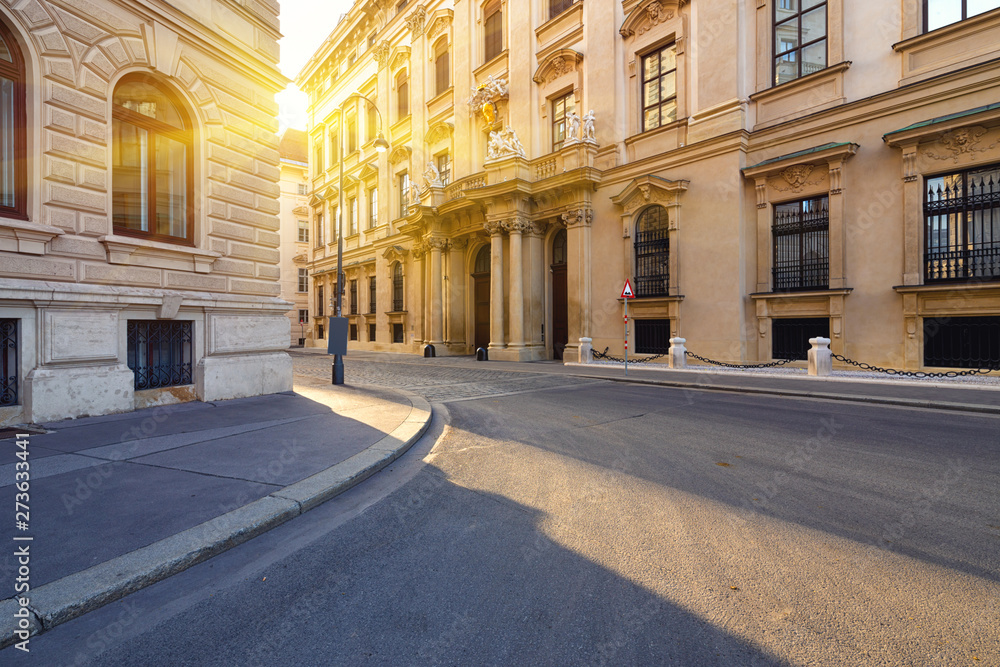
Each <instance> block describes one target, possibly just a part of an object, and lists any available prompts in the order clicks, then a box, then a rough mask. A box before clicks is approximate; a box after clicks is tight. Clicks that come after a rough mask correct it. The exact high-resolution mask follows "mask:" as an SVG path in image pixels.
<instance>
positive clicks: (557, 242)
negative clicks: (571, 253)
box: [552, 229, 566, 265]
mask: <svg viewBox="0 0 1000 667" xmlns="http://www.w3.org/2000/svg"><path fill="white" fill-rule="evenodd" d="M565 263H566V230H565V229H560V230H559V231H558V232H556V237H555V238H554V239H552V264H554V265H560V264H565Z"/></svg>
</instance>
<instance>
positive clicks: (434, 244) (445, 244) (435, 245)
mask: <svg viewBox="0 0 1000 667" xmlns="http://www.w3.org/2000/svg"><path fill="white" fill-rule="evenodd" d="M424 243H425V244H426V245H427V248H428V250H431V249H436V250H442V251H444V250H447V249H448V248H450V247H451V241H450V240H448V239H443V238H438V237H434V236H426V237H424Z"/></svg>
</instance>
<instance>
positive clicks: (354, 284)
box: [348, 280, 358, 315]
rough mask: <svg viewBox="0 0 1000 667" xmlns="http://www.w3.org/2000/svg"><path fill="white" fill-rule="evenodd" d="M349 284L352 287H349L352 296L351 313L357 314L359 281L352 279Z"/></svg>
mask: <svg viewBox="0 0 1000 667" xmlns="http://www.w3.org/2000/svg"><path fill="white" fill-rule="evenodd" d="M348 284H349V285H350V287H349V288H348V292H349V294H350V298H351V315H357V314H358V281H357V280H352V281H351V282H350V283H348Z"/></svg>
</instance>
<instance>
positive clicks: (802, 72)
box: [774, 0, 826, 85]
mask: <svg viewBox="0 0 1000 667" xmlns="http://www.w3.org/2000/svg"><path fill="white" fill-rule="evenodd" d="M824 67H826V0H777V1H776V2H775V3H774V83H775V85H777V84H779V83H785V82H786V81H791V80H793V79H797V78H799V77H800V76H806V75H807V74H812V73H813V72H818V71H820V70H821V69H823V68H824Z"/></svg>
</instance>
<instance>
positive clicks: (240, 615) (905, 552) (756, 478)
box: [0, 382, 1000, 665]
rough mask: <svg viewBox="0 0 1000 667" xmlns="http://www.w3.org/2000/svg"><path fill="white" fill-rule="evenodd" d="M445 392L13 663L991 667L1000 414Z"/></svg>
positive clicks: (615, 391) (544, 390)
mask: <svg viewBox="0 0 1000 667" xmlns="http://www.w3.org/2000/svg"><path fill="white" fill-rule="evenodd" d="M517 391H520V393H509V392H508V393H507V394H506V395H503V396H495V397H487V398H467V397H463V396H464V394H462V393H461V392H459V393H458V394H456V398H454V399H453V400H451V401H450V402H447V403H438V404H437V405H436V406H435V407H436V410H437V414H436V417H435V421H434V423H433V424H432V427H431V429H430V431H429V432H428V435H427V436H425V438H424V439H423V440H422V441H421V442H420V443H418V445H417V446H415V448H414V449H413V450H411V451H410V452H409V453H408V454H407V455H406V456H404V457H403V458H402V459H400V460H399V461H398V462H397V463H396V464H395V465H394V466H392V467H391V468H390V469H387V470H386V471H383V472H382V473H380V474H379V475H377V476H376V477H375V478H372V479H371V480H369V481H367V482H365V483H364V484H362V485H361V486H360V487H358V488H356V489H354V490H353V491H351V492H349V493H347V494H345V495H343V496H341V497H339V498H337V499H335V500H333V501H331V502H330V503H327V504H326V505H324V506H322V507H320V508H318V509H316V510H313V511H312V512H309V513H307V514H305V515H303V516H302V517H299V518H297V519H295V520H293V521H291V522H289V523H287V524H284V525H282V526H281V527H279V528H277V529H275V530H274V531H271V532H270V533H268V534H266V535H263V536H261V537H259V538H257V539H254V540H252V541H251V542H248V543H246V544H244V545H241V546H239V547H237V548H236V549H233V550H232V551H229V552H227V553H226V554H223V555H222V556H219V557H217V558H214V559H212V560H210V561H208V562H206V563H203V564H201V565H198V566H196V567H194V568H192V569H190V570H188V571H186V572H184V573H182V574H180V575H177V576H175V577H172V578H170V579H168V580H166V581H164V582H161V583H160V584H157V585H155V586H153V587H151V588H149V589H146V590H143V591H140V592H139V593H137V594H134V595H132V596H130V597H129V598H127V599H125V600H122V601H119V602H117V603H114V604H112V605H109V606H107V607H104V608H103V609H101V610H98V611H96V612H93V613H91V614H88V615H86V616H83V617H81V618H79V619H77V620H75V621H72V622H70V623H67V624H65V625H62V626H59V627H57V628H55V629H54V630H53V631H51V632H49V633H46V634H44V635H41V636H38V637H35V638H34V639H33V640H32V642H31V648H32V653H31V655H30V656H27V655H15V654H13V651H12V649H7V650H6V651H4V652H3V654H0V659H2V660H0V661H2V662H4V664H22V663H23V664H29V663H31V664H38V665H40V664H46V665H66V664H95V665H633V664H635V665H665V664H676V665H872V664H878V665H924V664H946V665H989V664H1000V603H998V601H1000V435H998V434H1000V429H998V426H1000V419H998V418H994V417H986V416H971V415H963V414H958V413H954V412H951V413H946V412H937V411H918V410H911V409H902V408H885V407H875V406H863V405H857V404H849V403H838V402H825V401H813V400H798V399H781V398H773V397H764V396H740V395H728V394H718V393H710V392H697V391H684V390H679V389H669V388H660V387H649V386H640V385H622V384H614V383H606V382H596V383H593V382H592V383H586V384H584V383H575V384H569V385H565V386H544V387H541V388H537V389H532V388H531V387H520V388H519V389H518V390H517Z"/></svg>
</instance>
